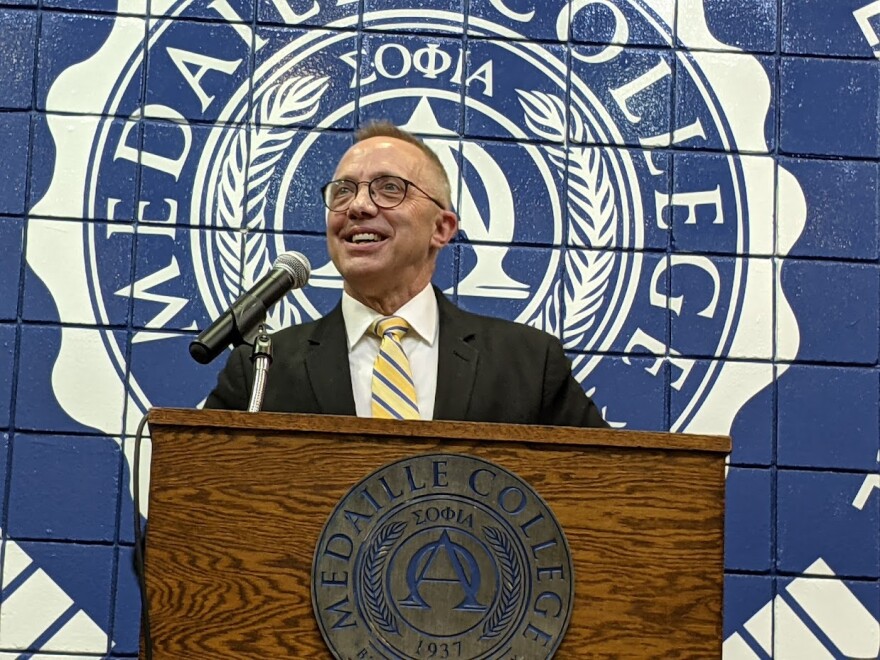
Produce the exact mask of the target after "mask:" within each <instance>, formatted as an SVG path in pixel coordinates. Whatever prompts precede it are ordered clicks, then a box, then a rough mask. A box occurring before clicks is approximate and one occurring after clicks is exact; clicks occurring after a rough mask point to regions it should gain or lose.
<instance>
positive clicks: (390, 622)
mask: <svg viewBox="0 0 880 660" xmlns="http://www.w3.org/2000/svg"><path fill="white" fill-rule="evenodd" d="M405 529H406V523H405V522H402V521H396V522H390V523H388V524H387V525H384V526H382V527H380V528H379V531H378V532H376V536H375V538H374V539H373V540H372V542H371V543H370V546H369V548H368V549H367V553H366V555H365V556H364V569H363V571H362V572H361V593H362V594H363V598H364V604H365V605H366V611H367V615H368V617H369V618H370V620H371V621H372V622H373V624H374V625H375V626H376V627H377V628H379V629H380V630H383V631H385V632H387V633H391V634H394V635H399V634H400V629H399V628H398V626H397V619H396V618H395V617H394V615H393V614H392V613H391V609H390V608H389V607H388V601H387V600H386V598H385V591H384V590H383V589H382V571H383V569H384V568H385V563H386V562H387V561H388V551H389V550H390V549H391V548H392V547H393V546H394V544H395V543H396V542H397V540H398V539H399V538H400V537H401V535H402V534H403V532H404V530H405Z"/></svg>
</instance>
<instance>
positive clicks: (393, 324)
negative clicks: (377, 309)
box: [372, 316, 409, 340]
mask: <svg viewBox="0 0 880 660" xmlns="http://www.w3.org/2000/svg"><path fill="white" fill-rule="evenodd" d="M372 329H373V332H374V333H375V334H376V335H378V336H379V337H388V336H390V337H392V338H393V339H396V340H399V339H400V338H401V337H403V335H405V334H406V332H407V330H409V323H407V322H406V321H405V320H404V319H402V318H401V317H399V316H383V317H382V318H380V319H376V320H375V321H374V322H373V326H372Z"/></svg>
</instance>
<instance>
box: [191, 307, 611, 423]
mask: <svg viewBox="0 0 880 660" xmlns="http://www.w3.org/2000/svg"><path fill="white" fill-rule="evenodd" d="M435 291H436V290H435ZM436 294H437V301H438V305H439V324H440V346H439V351H440V353H439V360H438V370H437V395H436V399H435V404H434V419H438V420H440V419H444V420H464V421H473V422H508V423H514V424H549V425H554V426H598V427H605V426H607V424H606V423H605V421H604V420H603V419H602V415H601V414H600V413H599V411H598V409H597V408H596V406H595V404H594V403H593V402H592V401H591V400H590V399H589V397H587V396H586V394H584V391H583V389H581V387H580V385H579V384H578V383H577V381H576V380H575V379H574V377H573V376H572V374H571V365H570V364H569V362H568V360H567V359H566V357H565V354H564V353H563V351H562V345H561V344H560V343H559V340H558V339H556V338H555V337H553V336H551V335H549V334H547V333H545V332H542V331H540V330H536V329H535V328H531V327H528V326H525V325H522V324H519V323H512V322H510V321H504V320H501V319H495V318H490V317H486V316H479V315H477V314H471V313H469V312H465V311H464V310H461V309H459V308H458V307H456V306H455V305H453V304H452V303H450V302H449V301H448V300H447V299H446V297H445V296H444V295H443V294H442V293H440V291H436ZM272 343H273V346H272V349H273V354H274V356H275V359H274V362H273V365H272V368H271V369H270V371H269V379H268V386H267V388H266V396H265V398H264V400H263V410H264V411H267V412H299V413H322V414H331V415H354V414H355V405H354V397H353V395H352V389H351V372H350V369H349V365H348V345H347V343H346V338H345V323H344V321H343V317H342V306H341V305H337V306H336V308H335V309H334V310H333V311H332V312H330V313H329V314H328V315H327V316H325V317H323V318H321V319H318V320H317V321H312V322H310V323H303V324H301V325H296V326H292V327H289V328H285V329H284V330H281V331H279V332H277V333H276V334H275V335H273V338H272ZM250 352H251V349H250V347H249V346H241V347H239V348H237V349H235V350H234V351H233V352H232V355H231V356H230V358H229V361H228V362H227V364H226V367H225V368H224V369H223V371H222V372H221V373H220V376H219V378H218V381H217V387H216V388H214V391H213V392H211V394H210V396H209V397H208V400H207V402H206V403H205V407H206V408H226V409H231V410H246V409H247V404H248V399H249V397H250V391H251V386H252V385H253V368H252V366H251V362H250Z"/></svg>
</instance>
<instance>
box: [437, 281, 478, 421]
mask: <svg viewBox="0 0 880 660" xmlns="http://www.w3.org/2000/svg"><path fill="white" fill-rule="evenodd" d="M434 293H435V294H436V295H437V306H438V308H439V319H440V346H439V354H438V364H437V396H436V398H435V404H434V419H451V420H464V419H467V413H468V409H469V408H470V403H471V396H472V395H473V389H474V380H475V378H476V375H477V362H478V359H479V356H480V354H479V351H478V350H477V349H476V348H474V347H473V346H472V345H471V343H470V342H471V340H472V339H473V337H474V335H475V334H476V330H477V329H476V326H475V325H474V324H473V323H471V322H470V320H469V319H470V315H468V314H464V313H463V312H462V311H461V310H460V309H458V308H457V307H456V306H455V305H453V304H452V303H451V302H449V301H448V300H447V299H446V297H445V296H444V295H443V294H442V293H441V292H440V290H439V289H437V288H436V287H435V289H434Z"/></svg>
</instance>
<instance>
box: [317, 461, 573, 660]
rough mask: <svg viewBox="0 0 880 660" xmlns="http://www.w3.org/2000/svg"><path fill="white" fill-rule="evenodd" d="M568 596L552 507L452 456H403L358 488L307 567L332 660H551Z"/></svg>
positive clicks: (495, 469)
mask: <svg viewBox="0 0 880 660" xmlns="http://www.w3.org/2000/svg"><path fill="white" fill-rule="evenodd" d="M573 595H574V580H573V572H572V563H571V553H570V552H569V548H568V543H567V542H566V540H565V536H564V534H563V532H562V529H561V527H560V526H559V523H558V522H557V521H556V518H555V517H554V516H553V513H552V511H550V509H549V507H548V506H547V504H546V503H545V502H544V501H543V500H542V499H541V498H540V496H539V495H538V494H537V493H536V492H535V491H534V490H532V488H531V487H530V486H529V485H528V484H527V483H526V482H524V481H523V480H522V479H520V478H519V477H517V476H516V475H514V474H512V473H511V472H508V471H507V470H505V469H504V468H502V467H500V466H498V465H495V464H494V463H490V462H488V461H484V460H482V459H478V458H473V457H471V456H463V455H457V454H429V455H424V456H417V457H414V458H407V459H404V460H401V461H398V462H395V463H391V464H390V465H386V466H384V467H382V468H380V469H378V470H376V471H375V472H373V473H372V474H370V475H369V476H367V477H366V478H365V479H364V480H363V481H361V482H360V483H358V484H357V485H356V486H354V487H353V488H352V489H351V490H350V491H349V492H348V493H347V494H346V495H345V497H344V498H343V499H342V500H341V501H340V502H339V504H338V505H337V507H336V509H335V510H334V511H333V513H332V514H331V516H330V518H329V519H328V521H327V523H326V525H325V527H324V530H323V532H322V534H321V537H320V539H319V540H318V545H317V547H316V548H315V560H314V564H313V568H312V604H313V606H314V609H315V615H316V616H317V619H318V625H319V627H320V629H321V634H322V635H323V636H324V639H325V641H326V642H327V645H328V646H329V647H330V649H331V650H332V651H333V653H334V655H335V656H336V657H338V658H485V659H488V658H510V657H525V658H547V657H550V656H552V655H553V652H554V651H555V650H556V648H557V646H558V645H559V643H560V642H561V641H562V637H563V635H564V634H565V630H566V628H567V627H568V622H569V620H570V618H571V607H572V597H573Z"/></svg>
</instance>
